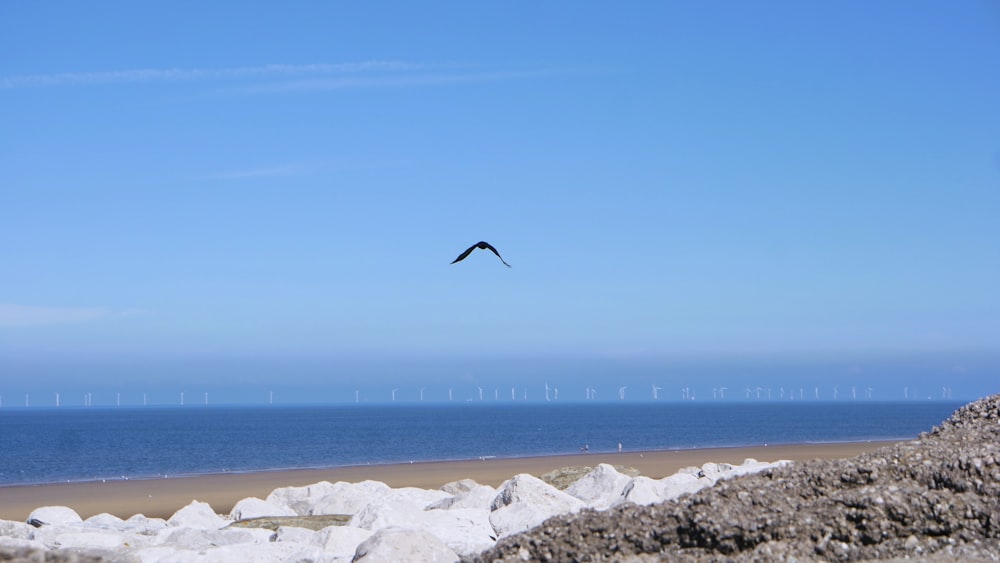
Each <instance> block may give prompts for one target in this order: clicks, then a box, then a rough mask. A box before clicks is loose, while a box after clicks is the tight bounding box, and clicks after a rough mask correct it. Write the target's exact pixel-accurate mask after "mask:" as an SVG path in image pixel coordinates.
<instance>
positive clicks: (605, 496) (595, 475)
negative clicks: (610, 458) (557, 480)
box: [566, 463, 632, 510]
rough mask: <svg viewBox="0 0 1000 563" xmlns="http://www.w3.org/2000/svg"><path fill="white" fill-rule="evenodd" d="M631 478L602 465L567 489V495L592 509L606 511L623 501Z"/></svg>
mask: <svg viewBox="0 0 1000 563" xmlns="http://www.w3.org/2000/svg"><path fill="white" fill-rule="evenodd" d="M631 480H632V479H631V477H629V476H628V475H622V474H621V473H619V472H618V471H617V470H615V468H614V467H612V466H610V465H608V464H606V463H601V464H598V465H597V467H595V468H594V469H592V470H591V471H590V472H589V473H587V474H586V475H584V476H583V477H581V478H580V479H578V480H577V481H576V482H575V483H573V484H572V485H570V486H569V487H567V488H566V494H568V495H571V496H573V497H576V498H578V499H580V500H582V501H583V502H585V503H586V504H587V506H589V507H591V508H596V509H597V510H605V509H607V508H609V507H610V506H611V505H613V504H615V503H616V502H618V501H619V500H621V498H622V495H623V493H624V491H625V487H626V486H628V484H629V483H630V482H631Z"/></svg>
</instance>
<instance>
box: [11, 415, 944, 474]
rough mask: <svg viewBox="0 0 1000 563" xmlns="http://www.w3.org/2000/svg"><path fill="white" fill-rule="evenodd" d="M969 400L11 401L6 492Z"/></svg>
mask: <svg viewBox="0 0 1000 563" xmlns="http://www.w3.org/2000/svg"><path fill="white" fill-rule="evenodd" d="M959 406H961V403H956V402H944V401H941V402H937V401H935V402H926V403H925V402H919V403H917V402H908V403H876V402H868V401H866V402H850V403H846V402H844V403H818V402H817V403H809V402H797V403H779V404H775V403H649V404H592V403H591V404H586V403H585V404H551V403H546V404H538V405H503V406H501V405H483V404H475V403H466V404H462V405H436V406H422V405H421V406H396V405H391V406H364V405H362V406H353V405H352V406H308V407H306V406H299V407H276V406H258V407H213V406H204V407H202V406H188V407H143V408H104V409H97V408H76V409H71V408H59V409H55V408H53V409H0V486H3V485H15V484H28V483H52V482H62V481H88V480H101V479H122V478H129V479H136V478H157V477H164V476H180V475H192V474H207V473H223V472H247V471H262V470H275V469H290V468H316V467H335V466H346V465H364V464H383V463H395V462H408V461H431V460H456V459H475V458H479V457H486V456H496V457H525V456H536V455H558V454H572V453H577V452H578V451H579V450H580V448H581V447H582V446H583V445H584V444H586V445H588V446H589V448H590V451H591V452H598V451H613V450H615V449H617V445H618V443H619V442H621V444H622V447H623V449H624V450H626V451H628V450H670V449H689V448H702V447H718V446H743V445H759V444H764V443H768V444H790V443H824V442H852V441H868V440H883V439H907V438H913V437H916V436H917V435H918V434H919V433H920V432H923V431H928V430H930V429H931V428H932V427H934V426H936V425H938V424H940V423H941V422H942V421H943V420H945V419H946V418H947V417H948V416H949V415H950V414H951V413H952V412H954V410H955V409H957V408H958V407H959Z"/></svg>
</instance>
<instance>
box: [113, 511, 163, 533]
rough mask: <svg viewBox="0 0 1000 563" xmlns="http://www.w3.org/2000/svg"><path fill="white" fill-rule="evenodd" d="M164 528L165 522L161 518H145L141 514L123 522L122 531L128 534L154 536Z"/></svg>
mask: <svg viewBox="0 0 1000 563" xmlns="http://www.w3.org/2000/svg"><path fill="white" fill-rule="evenodd" d="M166 527H167V521H166V520H164V519H163V518H147V517H146V516H144V515H142V514H135V515H133V516H131V517H130V518H129V519H128V520H126V521H125V528H124V529H125V531H128V532H136V533H139V534H149V535H155V534H156V533H157V532H159V531H160V530H162V529H164V528H166Z"/></svg>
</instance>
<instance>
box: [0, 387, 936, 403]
mask: <svg viewBox="0 0 1000 563" xmlns="http://www.w3.org/2000/svg"><path fill="white" fill-rule="evenodd" d="M628 389H629V387H628V386H625V385H622V386H620V387H618V394H617V395H618V400H619V401H624V400H626V391H627V390H628ZM649 389H650V392H651V395H650V396H651V398H652V400H654V401H658V400H660V399H661V391H663V389H664V388H663V387H660V386H658V385H656V384H651V385H650V388H649ZM401 390H402V389H401V388H399V387H393V388H392V389H390V390H389V393H388V395H387V396H385V395H383V396H382V398H376V399H375V400H376V401H379V400H381V401H385V400H388V401H389V402H396V401H397V400H398V399H399V393H400V391H401ZM474 390H475V392H474V394H471V395H470V394H468V393H467V391H468V388H467V387H466V388H464V391H463V392H466V393H465V398H464V399H461V398H460V399H458V400H461V401H465V402H470V401H485V400H487V398H488V397H490V396H492V400H493V401H500V400H501V397H502V396H503V397H505V395H506V388H503V389H501V388H500V387H494V388H493V390H492V391H493V392H492V393H489V392H488V390H487V389H486V388H484V387H482V386H477V387H475V388H474ZM728 390H729V388H728V387H723V386H719V387H713V388H712V400H713V401H720V400H726V391H728ZM417 391H418V394H419V395H418V396H419V400H420V401H421V402H422V401H424V399H425V398H426V393H425V392H426V391H427V388H426V387H420V388H419V389H418V390H417ZM518 391H520V393H519V392H518ZM528 391H529V388H528V387H520V388H519V387H517V386H512V387H511V388H510V400H511V401H527V400H528V398H529V393H528ZM677 391H678V395H677V398H678V399H680V400H681V401H694V400H696V398H697V394H696V390H695V389H694V388H692V387H687V386H685V387H679V388H677ZM810 391H811V392H808V393H807V392H806V388H805V387H798V388H785V387H780V386H779V387H777V388H775V387H763V386H760V385H747V386H745V387H744V397H745V400H747V401H776V400H777V401H793V400H806V399H807V398H808V399H811V400H817V401H818V400H824V399H825V400H831V399H832V400H834V401H840V400H847V399H850V400H852V401H855V400H858V399H862V400H873V399H874V398H875V389H874V388H873V387H871V386H866V387H863V388H862V387H858V386H856V385H852V386H850V387H845V391H844V392H842V391H841V387H840V386H839V385H834V386H833V387H832V388H830V389H829V391H828V392H827V393H826V394H824V393H821V392H820V388H819V386H814V387H813V388H812V389H811V390H810ZM901 391H902V393H901V398H902V399H904V400H915V399H932V398H934V397H932V396H931V395H929V394H927V393H926V392H921V390H919V389H918V388H916V387H910V386H904V387H903V388H902V390H901ZM937 395H938V394H937V393H935V396H937ZM603 396H604V397H613V396H614V395H603ZM939 396H940V398H941V399H942V400H950V399H952V398H953V394H952V388H951V387H949V386H941V388H940V395H939ZM177 398H178V401H177V403H175V404H180V405H184V404H185V395H184V392H183V391H181V392H180V393H179V395H177ZM200 398H201V400H200V401H196V402H194V403H192V404H203V405H208V404H209V402H208V392H204V393H203V394H202V396H201V397H200ZM353 398H354V402H355V403H361V402H362V400H363V399H364V400H365V401H368V400H371V397H370V396H363V395H362V391H361V390H360V389H355V390H354V397H353ZM584 398H585V400H587V401H594V400H597V398H598V391H597V388H595V387H593V386H590V385H588V386H586V387H584ZM542 399H543V400H545V401H558V400H559V388H558V387H555V386H553V385H549V384H548V383H547V382H546V383H544V386H543V395H542ZM432 400H433V399H432ZM447 400H448V401H455V400H456V390H455V388H454V387H449V388H448V389H447ZM639 400H642V399H639ZM267 403H268V404H274V391H268V394H267ZM31 404H32V403H31V397H30V395H29V394H25V395H24V406H25V407H30V406H31ZM48 404H49V405H51V403H48ZM54 404H55V406H56V407H60V406H64V401H63V397H62V394H61V393H58V392H57V393H55V403H54ZM79 404H80V405H82V406H85V407H90V406H94V394H93V393H90V392H88V393H84V394H83V396H82V402H81V403H79ZM104 404H107V403H104ZM113 404H114V405H115V406H121V405H122V394H121V393H115V394H114V402H113ZM148 404H149V401H148V398H147V394H146V393H143V394H142V405H143V406H146V405H148ZM160 404H164V403H160ZM166 404H169V403H166ZM3 406H4V403H3V395H0V408H2V407H3ZM8 406H10V405H8Z"/></svg>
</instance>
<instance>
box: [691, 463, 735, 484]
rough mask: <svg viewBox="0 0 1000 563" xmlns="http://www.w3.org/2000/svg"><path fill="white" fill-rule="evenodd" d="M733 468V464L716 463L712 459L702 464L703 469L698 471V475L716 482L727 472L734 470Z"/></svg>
mask: <svg viewBox="0 0 1000 563" xmlns="http://www.w3.org/2000/svg"><path fill="white" fill-rule="evenodd" d="M732 469H733V466H732V465H730V464H728V463H715V462H712V461H710V462H708V463H705V464H704V465H702V466H701V471H699V472H698V476H699V477H706V478H708V479H711V480H712V481H713V482H715V481H717V480H718V479H719V478H721V477H722V476H723V475H724V474H725V473H727V472H729V471H732Z"/></svg>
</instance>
